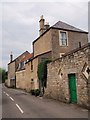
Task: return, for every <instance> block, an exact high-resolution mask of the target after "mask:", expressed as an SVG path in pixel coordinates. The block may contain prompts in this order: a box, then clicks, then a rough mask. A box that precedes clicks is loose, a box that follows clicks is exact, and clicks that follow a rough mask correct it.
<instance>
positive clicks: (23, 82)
mask: <svg viewBox="0 0 90 120" xmlns="http://www.w3.org/2000/svg"><path fill="white" fill-rule="evenodd" d="M32 57H33V53H31V54H28V55H27V56H25V57H24V58H23V59H22V60H21V61H20V63H19V68H18V69H17V71H16V88H20V89H29V88H31V86H30V78H29V77H30V73H29V69H28V74H26V66H25V64H26V63H27V62H28V61H30V60H31V59H32Z"/></svg>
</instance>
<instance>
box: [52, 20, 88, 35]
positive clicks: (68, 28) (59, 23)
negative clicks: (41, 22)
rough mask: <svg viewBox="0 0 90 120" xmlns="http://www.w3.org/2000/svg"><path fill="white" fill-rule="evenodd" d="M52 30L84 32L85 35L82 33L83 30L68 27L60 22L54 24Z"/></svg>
mask: <svg viewBox="0 0 90 120" xmlns="http://www.w3.org/2000/svg"><path fill="white" fill-rule="evenodd" d="M52 28H58V29H62V30H69V31H76V32H85V33H87V32H86V31H83V30H81V29H79V28H76V27H74V26H72V25H69V24H67V23H65V22H62V21H58V22H57V23H56V24H54V25H53V26H52Z"/></svg>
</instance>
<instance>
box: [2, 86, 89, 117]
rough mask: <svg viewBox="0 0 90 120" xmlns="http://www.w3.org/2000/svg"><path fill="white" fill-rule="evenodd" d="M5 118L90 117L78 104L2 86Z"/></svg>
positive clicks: (3, 115)
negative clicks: (65, 102) (36, 95)
mask: <svg viewBox="0 0 90 120" xmlns="http://www.w3.org/2000/svg"><path fill="white" fill-rule="evenodd" d="M2 117H3V118H88V111H87V110H86V109H83V108H80V107H78V106H77V105H72V104H64V103H61V102H58V101H55V100H51V99H44V98H40V97H35V96H32V95H30V94H29V93H26V92H24V91H22V90H17V89H10V88H6V87H5V86H3V88H2Z"/></svg>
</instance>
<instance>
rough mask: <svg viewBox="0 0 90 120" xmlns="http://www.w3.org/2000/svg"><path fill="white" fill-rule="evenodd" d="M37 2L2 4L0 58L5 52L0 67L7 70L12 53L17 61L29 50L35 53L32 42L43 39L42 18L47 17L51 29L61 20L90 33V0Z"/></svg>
mask: <svg viewBox="0 0 90 120" xmlns="http://www.w3.org/2000/svg"><path fill="white" fill-rule="evenodd" d="M37 1H38V2H30V0H18V1H17V0H12V1H10V0H3V2H1V4H0V18H2V20H1V19H0V26H1V25H2V27H0V38H1V36H2V44H1V46H0V55H1V53H2V55H1V56H2V59H0V66H2V67H4V68H6V69H7V64H8V63H9V55H10V53H11V51H12V53H13V55H14V58H16V57H17V56H19V55H20V54H22V53H23V52H24V51H26V50H27V51H29V52H30V53H31V52H32V41H34V40H35V39H36V38H37V37H38V36H39V20H40V16H41V15H44V18H45V20H46V22H49V24H50V26H52V25H53V24H55V23H56V22H58V21H59V20H61V21H64V22H66V23H69V24H71V25H73V26H75V27H78V28H81V29H82V30H85V31H88V0H72V1H73V2H71V0H63V2H62V1H61V0H51V1H49V0H48V1H49V2H40V1H39V0H37ZM52 1H53V2H52ZM1 28H2V29H1ZM1 48H2V49H1ZM1 50H2V52H1ZM0 58H1V57H0Z"/></svg>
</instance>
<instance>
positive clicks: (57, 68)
mask: <svg viewBox="0 0 90 120" xmlns="http://www.w3.org/2000/svg"><path fill="white" fill-rule="evenodd" d="M89 52H90V43H88V44H86V45H84V46H82V47H80V48H77V49H74V50H72V51H70V52H68V53H66V54H64V55H63V56H62V57H61V58H58V59H56V60H54V61H53V62H51V63H50V64H48V66H47V69H48V73H47V81H48V82H47V88H46V89H45V96H46V97H48V98H53V99H56V100H60V101H63V102H67V103H77V104H79V105H82V106H85V107H88V106H89V103H88V102H89V101H88V100H89V99H88V98H89V96H88V95H89V94H88V91H89V89H90V88H89V86H88V85H89V84H88V83H89V79H88V77H89V72H90V66H89V63H88V60H89V54H90V53H89Z"/></svg>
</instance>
